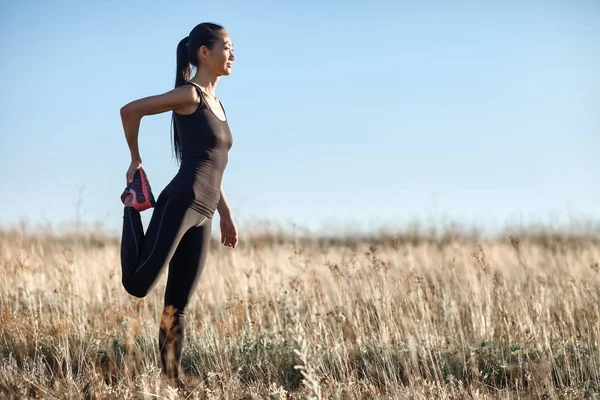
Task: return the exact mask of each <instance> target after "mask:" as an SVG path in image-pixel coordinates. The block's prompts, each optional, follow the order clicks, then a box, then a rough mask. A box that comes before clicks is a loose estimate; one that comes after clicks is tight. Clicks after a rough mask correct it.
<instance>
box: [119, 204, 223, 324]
mask: <svg viewBox="0 0 600 400" xmlns="http://www.w3.org/2000/svg"><path fill="white" fill-rule="evenodd" d="M211 229H212V218H208V217H206V216H204V215H202V214H200V213H199V212H197V211H195V210H192V209H191V208H189V207H188V206H187V205H186V204H184V203H182V202H179V201H178V200H177V199H174V198H171V197H169V196H167V195H165V194H161V195H160V196H159V198H158V200H157V202H156V206H155V208H154V210H153V213H152V218H151V220H150V223H149V224H148V231H147V232H146V234H145V235H144V228H143V226H142V220H141V216H140V213H139V212H138V211H136V210H135V209H133V208H132V207H125V210H124V212H123V236H122V238H121V272H122V283H123V286H124V287H125V290H126V291H127V292H128V293H129V294H131V295H132V296H135V297H140V298H142V297H145V296H146V295H147V294H148V293H149V292H150V291H151V290H152V288H153V287H154V286H155V285H156V282H157V281H158V278H159V276H160V273H161V271H162V270H163V268H164V267H165V266H166V265H167V263H168V264H169V275H168V278H167V288H166V291H165V300H164V305H165V307H167V306H172V307H174V308H175V309H177V311H178V312H179V313H183V311H184V310H185V307H186V306H187V304H188V302H189V300H190V297H191V295H192V293H193V291H194V289H195V288H196V285H197V284H198V281H199V278H200V276H201V274H202V270H203V269H204V264H205V263H206V258H207V255H208V245H209V242H210V234H211Z"/></svg>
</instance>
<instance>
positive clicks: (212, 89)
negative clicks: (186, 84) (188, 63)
mask: <svg viewBox="0 0 600 400" xmlns="http://www.w3.org/2000/svg"><path fill="white" fill-rule="evenodd" d="M219 78H220V77H219V76H217V75H215V74H212V73H210V72H208V71H207V70H205V69H203V68H202V69H199V70H198V72H196V75H194V77H193V78H192V79H190V81H191V82H194V83H195V84H197V85H199V86H201V87H202V88H203V89H204V90H205V91H206V92H208V93H209V94H211V95H213V96H215V95H216V90H217V83H219Z"/></svg>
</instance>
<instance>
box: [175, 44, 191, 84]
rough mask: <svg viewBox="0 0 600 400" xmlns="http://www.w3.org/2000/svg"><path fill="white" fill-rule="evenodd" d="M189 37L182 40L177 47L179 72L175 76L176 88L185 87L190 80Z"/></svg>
mask: <svg viewBox="0 0 600 400" xmlns="http://www.w3.org/2000/svg"><path fill="white" fill-rule="evenodd" d="M188 43H189V36H186V37H184V38H183V39H181V41H180V42H179V44H178V45H177V71H176V75H175V87H179V86H181V85H183V84H184V83H185V82H186V81H188V80H189V79H190V58H189V56H188V54H189V51H188V49H189V45H188Z"/></svg>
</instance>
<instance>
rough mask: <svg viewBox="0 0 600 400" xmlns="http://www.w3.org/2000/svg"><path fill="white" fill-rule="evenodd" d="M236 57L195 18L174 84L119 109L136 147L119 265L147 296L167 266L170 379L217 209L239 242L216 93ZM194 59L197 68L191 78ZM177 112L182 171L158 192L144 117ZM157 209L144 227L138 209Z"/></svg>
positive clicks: (224, 39) (164, 340)
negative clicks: (142, 148) (144, 139)
mask: <svg viewBox="0 0 600 400" xmlns="http://www.w3.org/2000/svg"><path fill="white" fill-rule="evenodd" d="M234 60H235V57H234V55H233V50H232V44H231V40H230V38H229V35H228V34H227V32H226V31H225V29H224V28H223V27H222V26H220V25H216V24H212V23H201V24H199V25H197V26H196V27H195V28H194V29H193V30H192V31H191V32H190V34H189V36H188V37H186V38H184V39H183V40H181V42H180V43H179V45H178V46H177V77H176V80H175V89H173V90H171V91H169V92H167V93H164V94H161V95H156V96H150V97H146V98H142V99H139V100H136V101H133V102H131V103H129V104H127V105H125V106H124V107H123V108H122V109H121V119H122V122H123V129H124V131H125V137H126V139H127V144H128V146H129V150H130V152H131V165H130V166H129V169H128V170H127V173H126V178H127V184H128V185H127V187H126V188H125V190H124V192H123V194H122V195H121V200H122V201H123V203H124V205H125V209H124V213H123V236H122V241H121V272H122V283H123V286H124V287H125V290H126V291H127V292H128V293H129V294H131V295H132V296H135V297H140V298H142V297H144V296H146V295H147V294H148V293H149V292H150V290H151V289H152V288H153V287H154V285H155V284H156V282H157V280H158V277H159V275H160V273H161V271H162V270H163V268H164V267H165V266H166V265H167V264H168V265H169V272H168V278H167V287H166V292H165V299H164V311H163V315H162V318H161V321H160V329H159V348H160V356H161V368H162V371H163V373H164V375H166V377H167V378H168V379H169V380H170V382H171V383H172V384H174V385H175V386H178V387H180V388H184V389H185V385H184V383H183V382H182V380H181V378H180V373H179V369H180V363H181V352H182V348H183V340H184V318H183V316H184V311H185V309H186V306H187V304H188V302H189V300H190V298H191V296H192V294H193V292H194V289H195V287H196V285H197V283H198V280H199V278H200V275H201V274H202V270H203V268H204V264H205V262H206V259H207V253H208V244H209V239H210V234H211V229H212V217H213V215H214V213H215V211H218V212H219V217H220V221H221V243H222V244H223V245H225V246H229V247H232V248H235V247H236V246H237V242H238V238H237V230H236V226H235V223H234V221H233V218H232V216H231V212H230V209H229V206H228V204H227V201H226V199H225V194H224V193H223V187H222V185H221V181H222V177H223V172H224V170H225V166H226V165H227V160H228V152H229V149H230V148H231V146H232V144H233V139H232V135H231V132H230V130H229V126H228V123H227V117H226V114H225V110H224V108H223V105H222V104H221V102H220V101H219V100H218V99H217V96H216V95H215V89H216V87H217V83H218V82H219V78H220V77H221V76H227V75H229V74H231V66H232V64H233V61H234ZM190 64H191V65H192V66H194V67H196V68H195V70H196V73H195V75H194V76H193V77H191V78H190V75H191V71H190ZM167 111H172V123H173V142H174V151H175V155H176V158H177V161H178V162H179V163H180V167H179V171H178V172H177V174H176V175H175V177H174V178H173V179H172V180H171V182H170V183H169V184H168V185H167V186H166V187H165V188H164V190H163V191H162V192H161V193H160V195H159V196H158V199H156V201H155V199H154V196H153V194H152V191H151V188H150V184H149V182H148V177H147V175H146V173H145V171H144V170H143V168H142V158H141V157H140V154H139V149H138V131H139V126H140V120H141V119H142V117H144V116H146V115H153V114H158V113H163V112H167ZM149 208H154V210H153V213H152V218H151V220H150V223H149V225H148V230H147V232H146V233H145V234H144V230H143V226H142V221H141V218H140V212H142V211H144V210H146V209H149Z"/></svg>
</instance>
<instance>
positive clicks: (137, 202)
mask: <svg viewBox="0 0 600 400" xmlns="http://www.w3.org/2000/svg"><path fill="white" fill-rule="evenodd" d="M127 194H131V195H132V196H133V201H132V202H131V206H132V207H133V208H134V209H135V210H137V211H139V212H141V211H144V210H147V209H149V208H152V207H154V206H155V204H156V202H155V201H154V195H153V194H152V189H151V188H150V182H148V176H147V175H146V172H145V171H144V170H143V169H142V168H139V169H138V170H137V171H135V174H134V175H133V182H131V183H130V184H129V185H127V187H126V188H125V190H124V191H123V194H122V195H121V201H122V202H123V204H125V198H126V197H127Z"/></svg>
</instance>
